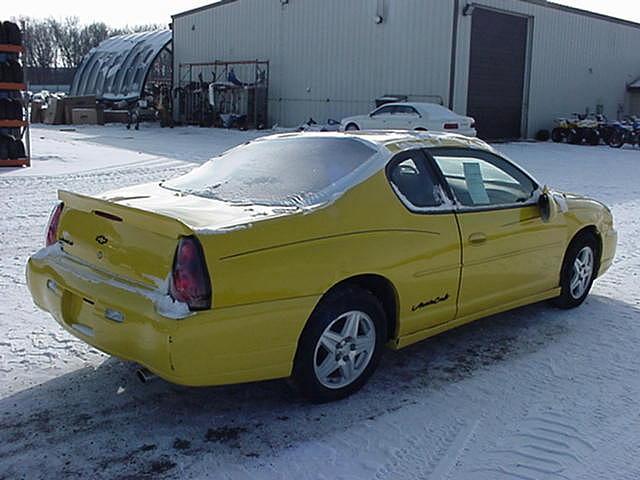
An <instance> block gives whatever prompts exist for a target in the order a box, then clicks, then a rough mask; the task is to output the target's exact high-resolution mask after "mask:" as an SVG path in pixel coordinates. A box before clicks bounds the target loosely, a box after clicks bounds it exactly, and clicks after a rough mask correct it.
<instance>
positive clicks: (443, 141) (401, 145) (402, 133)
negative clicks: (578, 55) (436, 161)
mask: <svg viewBox="0 0 640 480" xmlns="http://www.w3.org/2000/svg"><path fill="white" fill-rule="evenodd" d="M297 137H299V138H313V137H316V138H356V139H359V140H360V141H362V142H364V143H367V144H369V145H371V146H373V147H374V148H375V149H376V150H386V151H388V152H390V153H392V154H396V153H400V152H402V151H406V150H414V149H417V148H444V147H453V148H471V149H476V150H486V151H489V152H493V153H497V152H496V151H495V150H494V149H493V147H491V146H490V145H489V144H487V143H486V142H484V141H482V140H480V139H479V138H476V137H466V136H464V135H459V134H455V133H445V132H421V131H411V130H355V131H353V130H351V131H347V132H291V133H280V134H275V135H269V136H266V137H261V138H258V139H257V140H259V141H268V140H269V139H278V138H297Z"/></svg>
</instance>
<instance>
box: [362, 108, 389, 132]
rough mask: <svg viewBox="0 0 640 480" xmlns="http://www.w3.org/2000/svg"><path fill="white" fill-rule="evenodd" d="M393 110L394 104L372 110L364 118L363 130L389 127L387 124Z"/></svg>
mask: <svg viewBox="0 0 640 480" xmlns="http://www.w3.org/2000/svg"><path fill="white" fill-rule="evenodd" d="M394 111H395V106H393V105H383V106H381V107H380V108H378V109H376V110H374V111H373V112H371V113H370V114H369V117H368V118H365V119H364V121H363V130H366V129H378V130H383V129H387V128H391V127H390V126H389V125H390V123H391V118H392V115H393V112H394Z"/></svg>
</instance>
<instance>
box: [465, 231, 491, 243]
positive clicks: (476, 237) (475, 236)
mask: <svg viewBox="0 0 640 480" xmlns="http://www.w3.org/2000/svg"><path fill="white" fill-rule="evenodd" d="M486 241H487V236H486V235H485V234H484V233H482V232H476V233H472V234H471V235H469V242H471V244H473V245H480V244H481V243H484V242H486Z"/></svg>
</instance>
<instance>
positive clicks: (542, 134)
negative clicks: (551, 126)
mask: <svg viewBox="0 0 640 480" xmlns="http://www.w3.org/2000/svg"><path fill="white" fill-rule="evenodd" d="M549 138H551V135H550V133H549V130H546V129H542V130H538V132H537V133H536V140H537V141H539V142H548V141H549Z"/></svg>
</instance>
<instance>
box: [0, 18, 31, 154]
mask: <svg viewBox="0 0 640 480" xmlns="http://www.w3.org/2000/svg"><path fill="white" fill-rule="evenodd" d="M0 45H2V46H3V47H5V48H3V49H2V51H0V84H3V83H4V84H22V83H24V69H23V67H22V64H21V63H20V60H19V57H20V54H19V51H17V50H16V49H11V48H7V47H21V46H22V32H21V31H20V27H18V25H17V24H15V23H13V22H9V21H5V22H0ZM11 50H14V51H11ZM2 87H3V86H2V85H0V121H15V122H22V121H24V120H25V108H24V101H23V97H22V93H21V91H20V88H16V87H15V86H13V85H10V86H6V88H2ZM21 137H22V135H21V129H20V127H15V126H11V127H1V128H0V160H15V159H21V158H25V157H26V151H25V145H24V143H23V141H22V138H21Z"/></svg>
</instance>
